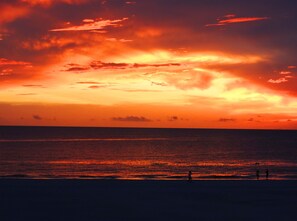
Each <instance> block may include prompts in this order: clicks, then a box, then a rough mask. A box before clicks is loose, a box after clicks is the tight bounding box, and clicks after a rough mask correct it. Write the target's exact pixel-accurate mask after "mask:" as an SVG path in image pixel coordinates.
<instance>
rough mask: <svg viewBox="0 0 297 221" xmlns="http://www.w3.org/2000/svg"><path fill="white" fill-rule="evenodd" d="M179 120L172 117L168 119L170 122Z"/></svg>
mask: <svg viewBox="0 0 297 221" xmlns="http://www.w3.org/2000/svg"><path fill="white" fill-rule="evenodd" d="M177 120H179V118H178V116H171V117H169V118H168V121H177Z"/></svg>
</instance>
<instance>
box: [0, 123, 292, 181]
mask: <svg viewBox="0 0 297 221" xmlns="http://www.w3.org/2000/svg"><path fill="white" fill-rule="evenodd" d="M17 129H18V130H21V129H22V128H17ZM17 129H15V130H13V131H14V132H15V131H16V130H17ZM43 130H44V134H40V132H38V133H39V134H38V136H37V135H36V134H37V131H34V130H33V131H32V132H31V134H30V133H29V132H27V134H26V136H25V135H21V136H18V137H15V136H12V135H9V134H8V135H7V134H6V135H5V136H3V134H2V137H1V134H0V140H1V141H0V176H1V177H19V178H23V177H30V178H84V179H95V178H101V179H186V178H187V173H188V171H189V170H191V171H192V172H193V178H194V179H255V171H256V169H260V173H261V174H260V175H261V176H262V177H264V171H265V169H266V168H269V170H270V174H271V177H270V178H271V179H296V178H297V150H296V146H297V145H296V144H297V141H296V138H294V137H297V136H295V135H296V134H295V133H296V132H294V131H293V132H292V131H291V132H287V133H286V132H273V131H272V132H271V131H227V130H165V129H155V130H152V129H150V130H145V129H137V130H136V129H135V130H128V132H127V130H125V129H122V130H119V129H117V130H116V132H113V130H111V129H108V131H109V134H108V136H106V133H105V132H106V131H104V130H105V129H98V128H97V131H96V128H95V129H94V128H89V129H84V133H82V132H81V130H79V129H77V131H76V130H74V129H73V128H72V129H71V130H72V132H71V133H70V132H69V130H67V128H64V130H65V134H67V136H66V135H65V136H64V135H61V131H59V136H57V133H56V130H54V128H51V129H43ZM60 130H61V129H60ZM0 132H1V130H0ZM66 132H67V133H66ZM95 132H98V133H95ZM20 134H21V133H20ZM90 134H91V135H90ZM123 134H124V135H123ZM63 136H64V137H63ZM71 136H72V137H71ZM75 136H76V137H75ZM133 136H134V137H133ZM256 162H258V163H259V165H256Z"/></svg>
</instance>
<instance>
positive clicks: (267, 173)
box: [265, 169, 269, 180]
mask: <svg viewBox="0 0 297 221" xmlns="http://www.w3.org/2000/svg"><path fill="white" fill-rule="evenodd" d="M265 173H266V180H268V178H269V170H268V169H266V171H265Z"/></svg>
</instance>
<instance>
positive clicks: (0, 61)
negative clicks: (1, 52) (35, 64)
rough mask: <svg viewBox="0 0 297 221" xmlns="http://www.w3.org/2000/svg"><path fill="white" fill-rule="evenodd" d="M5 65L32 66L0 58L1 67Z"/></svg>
mask: <svg viewBox="0 0 297 221" xmlns="http://www.w3.org/2000/svg"><path fill="white" fill-rule="evenodd" d="M4 65H30V63H28V62H23V61H14V60H8V59H6V58H0V66H4Z"/></svg>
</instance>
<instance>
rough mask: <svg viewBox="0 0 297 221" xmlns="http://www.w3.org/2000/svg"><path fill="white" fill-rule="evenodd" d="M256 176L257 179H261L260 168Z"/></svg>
mask: <svg viewBox="0 0 297 221" xmlns="http://www.w3.org/2000/svg"><path fill="white" fill-rule="evenodd" d="M256 177H257V180H259V178H260V171H259V170H258V169H257V171H256Z"/></svg>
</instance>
